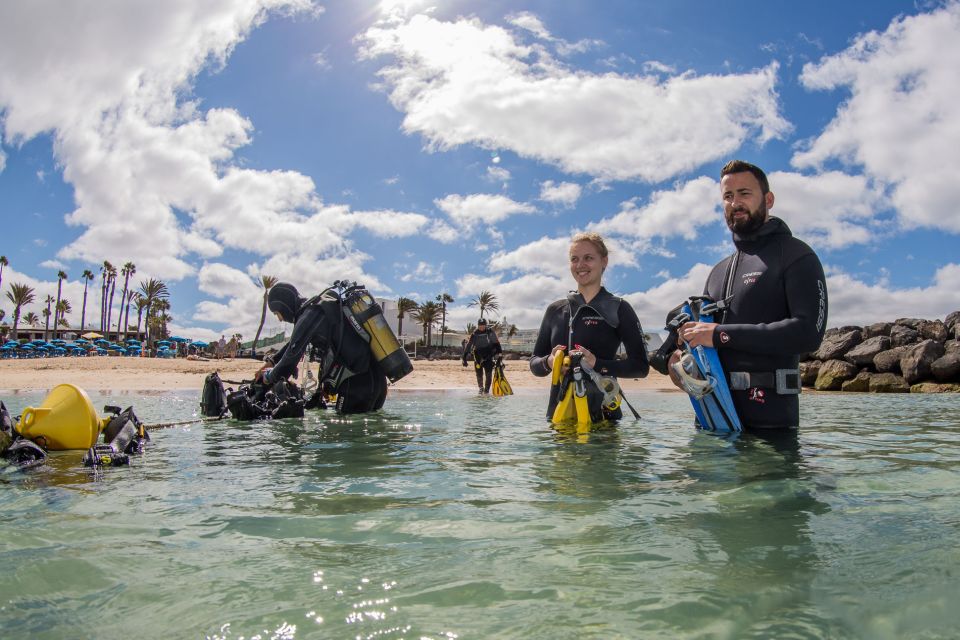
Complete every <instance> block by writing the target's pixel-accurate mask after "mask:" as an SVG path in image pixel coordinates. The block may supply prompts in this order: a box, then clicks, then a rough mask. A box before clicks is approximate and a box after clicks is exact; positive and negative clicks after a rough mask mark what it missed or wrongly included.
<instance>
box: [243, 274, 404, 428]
mask: <svg viewBox="0 0 960 640" xmlns="http://www.w3.org/2000/svg"><path fill="white" fill-rule="evenodd" d="M267 306H269V307H270V311H272V312H273V313H274V314H276V316H277V317H278V318H279V319H280V320H282V321H283V322H292V323H293V332H292V333H291V336H290V341H289V342H287V344H286V345H284V347H283V348H282V349H280V351H278V352H277V353H276V354H274V356H273V358H272V359H268V360H266V361H265V364H264V366H263V367H262V368H261V369H260V370H259V371H258V372H257V375H256V379H255V381H256V382H258V383H260V384H262V385H264V386H266V387H273V386H274V385H276V384H277V383H278V382H280V381H284V380H286V379H287V378H288V377H290V376H293V377H296V376H297V373H298V371H297V366H298V364H299V363H300V360H301V359H302V358H303V356H304V355H305V354H306V353H307V350H308V349H311V350H312V351H311V354H312V356H313V357H314V359H315V360H319V361H320V362H321V363H322V364H321V367H320V376H319V379H320V384H319V388H318V389H317V393H318V394H320V393H330V394H336V396H337V400H336V410H337V413H341V414H347V413H366V412H368V411H376V410H377V409H379V408H381V407H382V406H383V403H384V400H385V399H386V397H387V380H388V379H389V380H390V382H396V381H397V380H399V379H400V378H402V377H404V376H405V375H407V374H408V373H410V372H411V371H413V364H412V363H411V362H410V358H409V356H407V354H406V352H405V351H404V350H403V348H402V347H401V346H400V343H399V342H398V341H397V338H396V336H395V335H394V333H393V331H392V330H391V329H390V327H389V326H388V325H387V323H386V321H385V320H384V318H383V310H382V309H381V308H380V305H378V304H377V303H376V302H375V301H374V300H373V298H372V296H371V295H370V294H369V292H367V290H366V289H365V288H364V287H363V286H362V285H357V284H356V283H352V284H351V283H347V282H341V281H337V282H335V283H334V285H333V287H331V288H328V289H326V290H325V291H324V292H323V293H321V294H320V295H317V296H315V297H313V298H311V299H309V300H307V299H305V298H303V297H302V296H301V295H300V292H299V291H297V289H296V287H294V286H293V285H292V284H289V283H286V282H280V283H278V284H276V285H274V286H273V287H272V288H271V289H270V291H269V293H267ZM308 408H309V403H308Z"/></svg>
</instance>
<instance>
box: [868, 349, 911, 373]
mask: <svg viewBox="0 0 960 640" xmlns="http://www.w3.org/2000/svg"><path fill="white" fill-rule="evenodd" d="M908 348H909V347H894V348H893V349H890V350H888V351H881V352H880V353H878V354H877V355H875V356H874V357H873V368H874V369H876V370H877V371H879V372H880V373H900V358H902V357H903V354H904V352H905V351H906V350H907V349H908Z"/></svg>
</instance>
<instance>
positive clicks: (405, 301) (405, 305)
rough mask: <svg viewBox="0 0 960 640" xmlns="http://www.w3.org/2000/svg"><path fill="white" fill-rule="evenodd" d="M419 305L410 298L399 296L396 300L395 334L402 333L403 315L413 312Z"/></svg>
mask: <svg viewBox="0 0 960 640" xmlns="http://www.w3.org/2000/svg"><path fill="white" fill-rule="evenodd" d="M418 306H419V305H418V304H417V303H416V302H415V301H413V300H411V299H410V298H404V297H401V298H399V299H398V300H397V336H398V337H399V336H402V335H403V316H404V315H406V314H408V313H413V312H414V311H416V310H417V307H418Z"/></svg>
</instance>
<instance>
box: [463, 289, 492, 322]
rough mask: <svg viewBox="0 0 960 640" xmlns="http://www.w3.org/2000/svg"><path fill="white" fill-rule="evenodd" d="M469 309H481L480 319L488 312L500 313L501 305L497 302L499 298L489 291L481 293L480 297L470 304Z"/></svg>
mask: <svg viewBox="0 0 960 640" xmlns="http://www.w3.org/2000/svg"><path fill="white" fill-rule="evenodd" d="M467 306H468V307H480V317H481V318H482V317H483V314H484V313H486V312H487V311H499V310H500V303H499V302H497V296H496V295H494V294H492V293H490V292H489V291H481V292H480V295H478V296H477V297H476V298H474V299H473V300H471V301H470V302H469V303H468V304H467Z"/></svg>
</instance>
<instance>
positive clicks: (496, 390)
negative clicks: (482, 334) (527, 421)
mask: <svg viewBox="0 0 960 640" xmlns="http://www.w3.org/2000/svg"><path fill="white" fill-rule="evenodd" d="M490 393H492V394H493V395H495V396H512V395H513V387H511V386H510V383H509V382H507V376H506V375H504V373H503V360H501V359H500V358H497V360H495V361H494V363H493V380H491V381H490Z"/></svg>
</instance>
